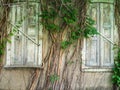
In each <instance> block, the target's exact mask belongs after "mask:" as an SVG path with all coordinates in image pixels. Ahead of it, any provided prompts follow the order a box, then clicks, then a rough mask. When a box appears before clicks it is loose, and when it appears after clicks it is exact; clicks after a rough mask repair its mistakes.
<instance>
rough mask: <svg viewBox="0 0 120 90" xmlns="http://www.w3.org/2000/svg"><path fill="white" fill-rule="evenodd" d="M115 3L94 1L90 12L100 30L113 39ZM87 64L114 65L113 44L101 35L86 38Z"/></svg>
mask: <svg viewBox="0 0 120 90" xmlns="http://www.w3.org/2000/svg"><path fill="white" fill-rule="evenodd" d="M113 13H114V12H113V4H107V3H92V4H91V5H90V7H89V10H88V14H89V15H90V16H91V17H92V19H93V20H95V22H96V24H95V27H96V28H97V30H98V32H100V33H102V34H103V35H104V36H105V37H106V38H108V39H109V40H111V41H113V35H114V33H113V29H114V18H113V17H114V15H113ZM85 48H86V55H85V56H86V59H85V65H86V66H112V65H113V50H112V48H113V45H112V44H111V43H110V42H108V41H107V40H105V39H104V38H103V37H100V36H99V35H97V36H96V35H95V36H93V37H91V38H89V39H87V40H86V47H85Z"/></svg>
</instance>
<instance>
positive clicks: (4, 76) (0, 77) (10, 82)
mask: <svg viewBox="0 0 120 90" xmlns="http://www.w3.org/2000/svg"><path fill="white" fill-rule="evenodd" d="M32 73H33V72H32V70H28V69H27V70H26V69H2V71H1V74H0V90H27V86H28V83H29V81H30V76H31V74H32Z"/></svg>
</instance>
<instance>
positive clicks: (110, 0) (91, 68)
mask: <svg viewBox="0 0 120 90" xmlns="http://www.w3.org/2000/svg"><path fill="white" fill-rule="evenodd" d="M91 3H99V4H100V3H103V4H104V3H107V4H113V9H114V0H106V1H103V0H91ZM97 18H98V17H97ZM113 19H114V16H113ZM112 23H113V30H112V31H113V32H115V33H113V34H112V35H113V36H114V35H117V33H116V30H117V28H116V26H115V21H113V22H112ZM98 37H99V38H98V39H101V38H102V39H104V38H103V37H102V36H100V35H99V36H98ZM117 37H118V36H117ZM112 39H113V41H114V38H112ZM117 39H118V38H117ZM107 42H109V41H107ZM117 42H118V41H117ZM99 48H100V47H99ZM112 52H113V61H114V51H112ZM85 57H86V39H84V40H83V48H82V69H81V70H82V71H83V72H86V71H87V72H101V71H102V72H111V71H112V68H113V66H86V65H85V64H86V62H85V61H86V58H85ZM110 57H111V56H110Z"/></svg>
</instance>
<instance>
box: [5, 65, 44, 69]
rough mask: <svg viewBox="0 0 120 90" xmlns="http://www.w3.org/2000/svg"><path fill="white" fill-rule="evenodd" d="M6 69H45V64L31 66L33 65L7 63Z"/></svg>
mask: <svg viewBox="0 0 120 90" xmlns="http://www.w3.org/2000/svg"><path fill="white" fill-rule="evenodd" d="M4 68H5V69H12V68H39V69H43V68H44V67H43V66H36V65H35V66H31V65H25V66H24V65H10V66H9V65H5V66H4Z"/></svg>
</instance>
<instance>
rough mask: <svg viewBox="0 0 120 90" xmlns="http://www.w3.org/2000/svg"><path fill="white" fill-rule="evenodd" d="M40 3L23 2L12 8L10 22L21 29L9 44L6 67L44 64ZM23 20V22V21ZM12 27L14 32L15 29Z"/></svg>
mask: <svg viewBox="0 0 120 90" xmlns="http://www.w3.org/2000/svg"><path fill="white" fill-rule="evenodd" d="M38 12H40V10H39V3H35V2H30V3H26V2H22V3H21V4H20V5H17V6H16V5H13V6H12V7H11V13H10V20H11V23H12V24H14V26H16V24H17V23H18V22H19V21H21V23H22V24H21V25H20V28H18V29H19V30H17V31H16V32H15V33H14V36H12V37H11V43H8V44H7V54H6V67H9V66H10V67H12V66H13V67H40V66H41V64H42V39H41V38H40V37H42V26H40V25H39V20H40V19H39V17H38ZM22 20H23V21H22ZM14 26H13V25H11V28H12V30H14V29H15V27H14ZM21 32H22V33H21Z"/></svg>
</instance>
